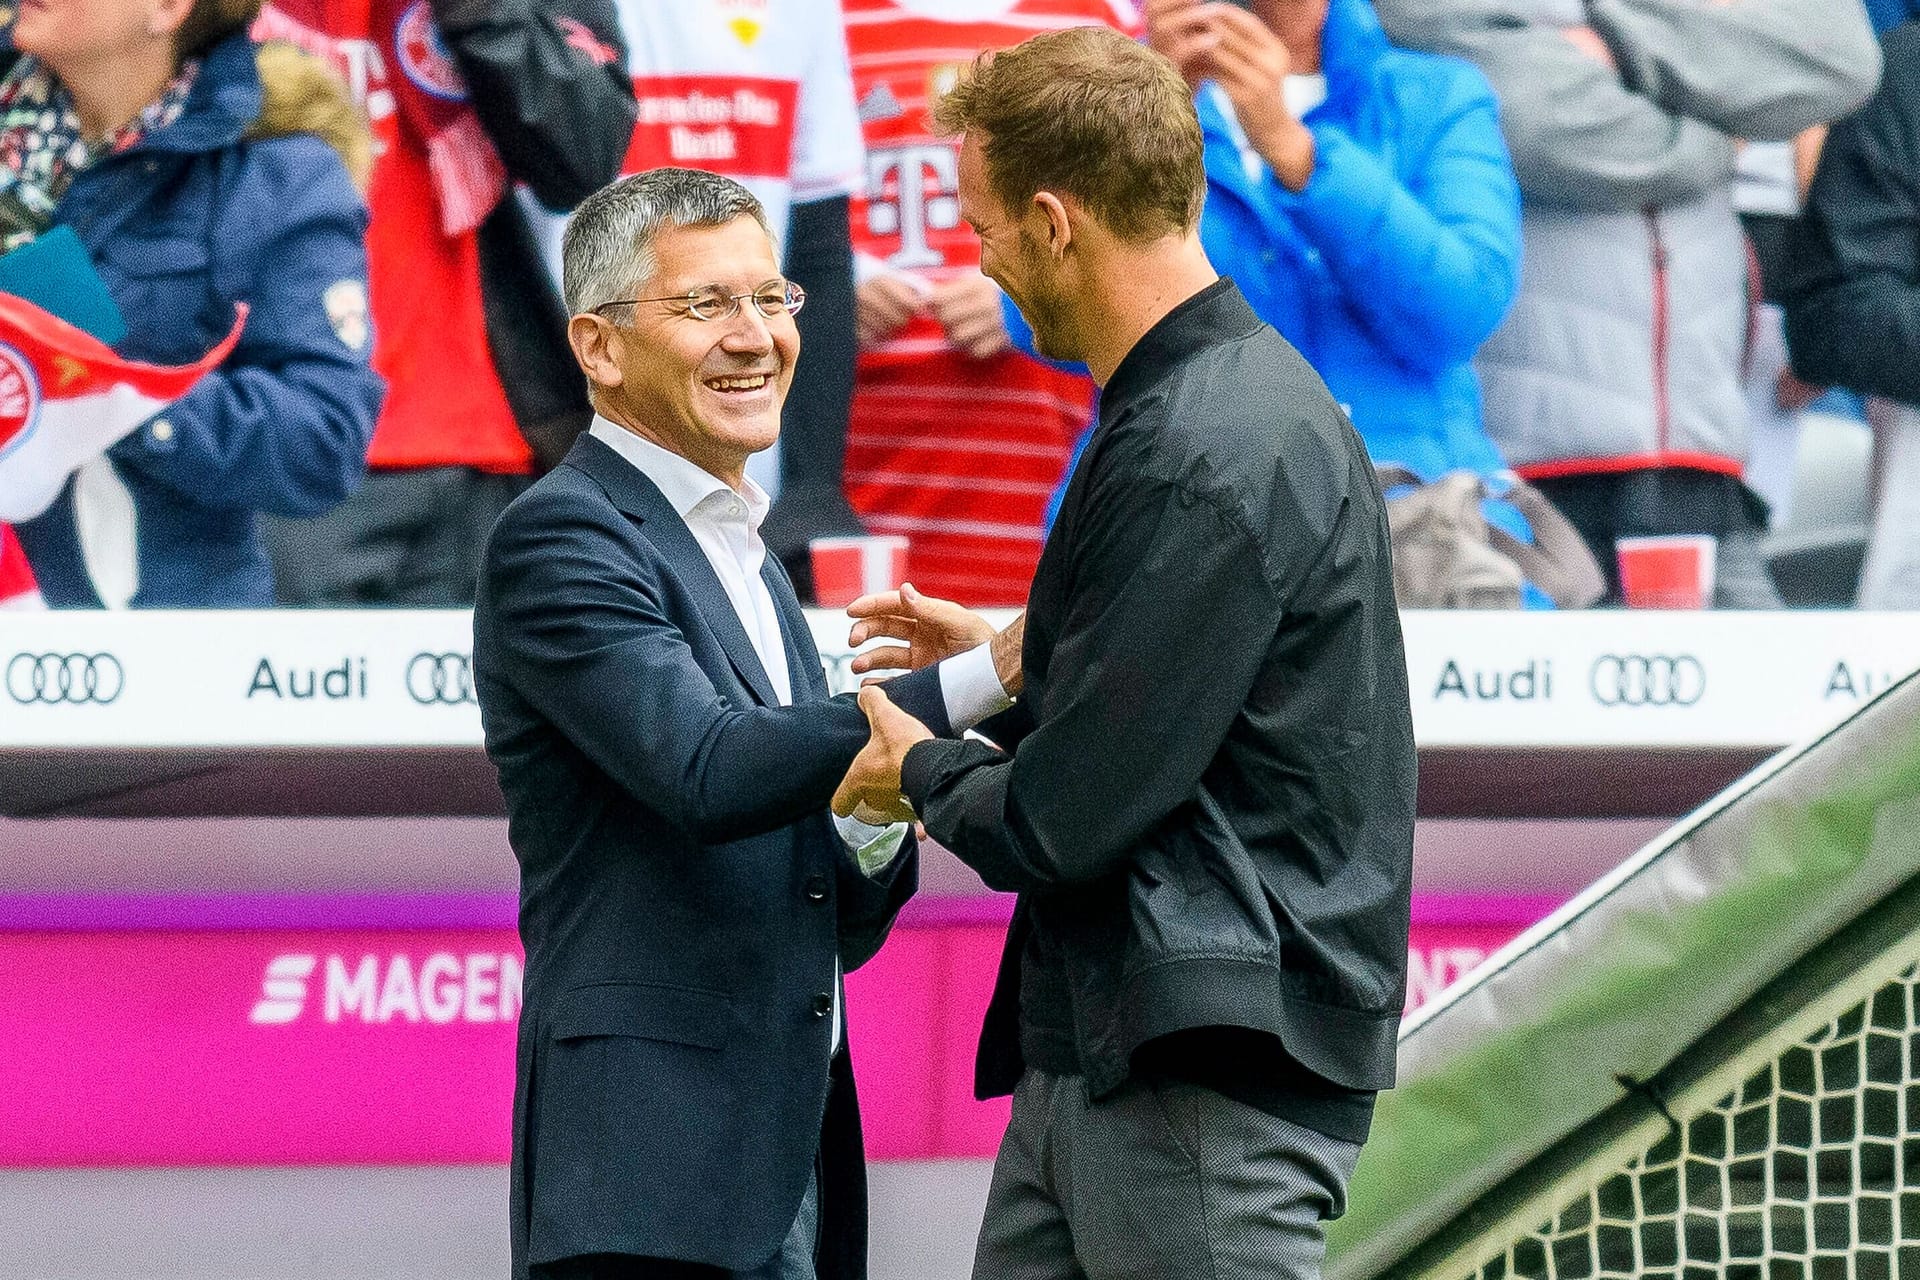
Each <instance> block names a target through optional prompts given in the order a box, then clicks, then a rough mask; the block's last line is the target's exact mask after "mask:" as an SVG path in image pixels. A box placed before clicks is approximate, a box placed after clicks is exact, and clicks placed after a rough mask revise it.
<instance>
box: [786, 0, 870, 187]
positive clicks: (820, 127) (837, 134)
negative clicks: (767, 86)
mask: <svg viewBox="0 0 1920 1280" xmlns="http://www.w3.org/2000/svg"><path fill="white" fill-rule="evenodd" d="M808 8H810V9H813V10H816V12H811V13H808V14H807V15H806V19H805V29H804V38H806V39H808V40H810V41H811V42H812V48H811V49H810V50H809V51H808V55H807V58H806V62H805V67H804V69H803V70H802V71H801V73H800V104H799V107H798V108H797V109H796V110H795V112H794V129H793V202H794V203H795V204H805V203H806V202H807V201H809V200H825V199H827V198H828V197H829V196H844V195H852V194H853V193H854V192H855V191H857V190H859V189H860V185H861V183H862V182H863V181H864V179H865V173H864V170H865V167H866V163H867V150H866V146H865V144H864V143H863V142H862V141H861V139H860V115H859V109H858V107H857V106H856V104H855V102H854V97H853V69H852V67H850V66H849V65H848V63H847V32H846V25H845V23H844V22H842V20H841V17H840V0H816V2H815V3H814V4H812V5H809V6H808Z"/></svg>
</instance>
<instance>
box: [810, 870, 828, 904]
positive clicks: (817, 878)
mask: <svg viewBox="0 0 1920 1280" xmlns="http://www.w3.org/2000/svg"><path fill="white" fill-rule="evenodd" d="M826 900H827V878H826V877H825V876H823V875H820V874H818V873H816V874H814V875H810V876H808V877H807V901H808V902H825V901H826Z"/></svg>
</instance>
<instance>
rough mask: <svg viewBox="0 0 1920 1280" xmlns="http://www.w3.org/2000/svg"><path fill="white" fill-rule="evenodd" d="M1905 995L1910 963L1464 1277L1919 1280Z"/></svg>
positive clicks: (1914, 1115) (1913, 1053)
mask: <svg viewBox="0 0 1920 1280" xmlns="http://www.w3.org/2000/svg"><path fill="white" fill-rule="evenodd" d="M1909 954H1911V953H1909ZM1917 988H1920V979H1916V969H1915V968H1913V967H1909V968H1908V969H1907V970H1906V971H1905V972H1904V973H1902V974H1900V975H1899V976H1898V977H1897V978H1894V979H1893V980H1892V981H1890V982H1888V983H1887V984H1886V985H1885V986H1883V987H1881V988H1880V989H1879V990H1878V991H1876V992H1875V993H1874V994H1873V995H1871V996H1869V997H1868V998H1867V999H1865V1000H1864V1001H1861V1002H1860V1003H1858V1004H1856V1005H1854V1006H1853V1007H1852V1008H1850V1009H1848V1010H1847V1011H1846V1012H1844V1013H1842V1014H1841V1015H1840V1016H1839V1017H1837V1018H1835V1019H1834V1020H1833V1021H1832V1022H1830V1023H1828V1024H1827V1025H1825V1026H1824V1027H1822V1028H1821V1029H1819V1030H1818V1031H1816V1032H1814V1033H1813V1034H1811V1035H1808V1036H1806V1037H1804V1038H1803V1039H1801V1040H1800V1041H1799V1042H1798V1043H1795V1044H1793V1045H1792V1046H1791V1047H1789V1048H1788V1049H1787V1050H1786V1051H1785V1052H1783V1053H1781V1054H1779V1056H1777V1057H1775V1058H1773V1059H1772V1060H1771V1061H1769V1062H1767V1063H1765V1064H1764V1065H1762V1066H1760V1067H1759V1068H1758V1069H1757V1070H1754V1071H1753V1072H1752V1073H1751V1074H1750V1075H1749V1076H1748V1077H1747V1078H1746V1080H1745V1081H1744V1082H1743V1083H1742V1084H1741V1085H1740V1086H1739V1087H1738V1088H1736V1089H1734V1090H1733V1091H1732V1092H1731V1093H1728V1094H1726V1095H1725V1096H1724V1097H1721V1098H1720V1099H1719V1100H1718V1101H1717V1102H1715V1103H1713V1105H1711V1106H1707V1107H1704V1108H1702V1109H1699V1110H1697V1111H1696V1112H1694V1113H1691V1114H1690V1113H1688V1112H1687V1111H1685V1110H1682V1109H1677V1108H1676V1109H1672V1110H1671V1111H1670V1114H1671V1115H1672V1117H1673V1119H1674V1124H1673V1126H1672V1127H1671V1128H1670V1129H1669V1130H1668V1131H1667V1132H1666V1134H1665V1136H1663V1137H1661V1138H1660V1139H1659V1140H1658V1141H1657V1142H1655V1143H1653V1144H1652V1146H1651V1147H1650V1148H1648V1149H1647V1150H1645V1151H1644V1152H1643V1153H1642V1154H1640V1155H1639V1156H1637V1157H1635V1158H1633V1159H1632V1160H1630V1161H1628V1162H1627V1164H1626V1166H1625V1167H1624V1168H1618V1167H1616V1168H1612V1169H1608V1168H1601V1169H1597V1170H1595V1172H1594V1176H1593V1177H1592V1178H1591V1179H1590V1180H1587V1182H1586V1185H1585V1187H1584V1189H1581V1184H1580V1183H1578V1182H1576V1183H1575V1184H1574V1194H1573V1195H1571V1196H1569V1197H1567V1198H1566V1199H1564V1200H1562V1202H1561V1208H1560V1210H1559V1212H1558V1213H1556V1214H1555V1215H1554V1216H1553V1218H1552V1219H1551V1220H1550V1221H1548V1222H1546V1223H1544V1224H1542V1225H1540V1226H1539V1227H1537V1228H1536V1229H1534V1230H1532V1231H1529V1232H1527V1233H1526V1234H1524V1235H1522V1236H1520V1237H1519V1238H1518V1239H1515V1240H1512V1241H1511V1242H1510V1243H1508V1244H1507V1245H1506V1246H1505V1247H1504V1248H1503V1249H1501V1250H1500V1251H1499V1252H1498V1253H1497V1254H1495V1255H1493V1256H1492V1257H1491V1259H1490V1260H1489V1261H1486V1262H1484V1263H1483V1264H1482V1265H1481V1266H1480V1267H1479V1268H1478V1269H1477V1270H1474V1271H1471V1272H1469V1273H1467V1277H1468V1280H1521V1278H1523V1277H1524V1278H1525V1280H1920V1017H1916V1014H1917V1013H1920V1008H1917V1006H1920V990H1917ZM1490 1243H1491V1242H1490ZM1480 1256H1482V1257H1486V1256H1487V1255H1486V1254H1485V1253H1482V1254H1481V1255H1480Z"/></svg>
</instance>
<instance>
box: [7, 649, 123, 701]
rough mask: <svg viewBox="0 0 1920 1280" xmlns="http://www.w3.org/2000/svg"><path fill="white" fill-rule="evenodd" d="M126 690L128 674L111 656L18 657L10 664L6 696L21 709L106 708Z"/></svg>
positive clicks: (21, 654)
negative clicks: (41, 706)
mask: <svg viewBox="0 0 1920 1280" xmlns="http://www.w3.org/2000/svg"><path fill="white" fill-rule="evenodd" d="M126 686H127V673H126V672H125V670H123V669H122V668H121V666H120V659H118V658H116V657H114V656H113V655H112V654H110V653H16V654H14V655H13V657H12V658H11V659H10V660H9V661H8V662H7V693H8V695H9V696H10V697H12V699H13V700H14V701H15V702H18V703H20V704H21V705H22V706H26V705H29V704H31V703H35V702H38V703H43V704H45V705H47V706H54V705H57V704H60V703H66V704H68V705H71V706H80V705H83V704H85V703H92V704H94V705H95V706H102V707H104V706H106V705H107V704H108V703H110V702H112V701H114V700H115V699H117V698H118V697H119V696H120V693H121V691H122V690H123V689H125V688H126Z"/></svg>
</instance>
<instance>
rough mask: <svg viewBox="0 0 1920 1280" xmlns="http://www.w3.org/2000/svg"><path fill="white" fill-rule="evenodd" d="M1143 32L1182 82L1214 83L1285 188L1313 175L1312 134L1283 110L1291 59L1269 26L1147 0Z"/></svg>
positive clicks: (1220, 10) (1225, 11)
mask: <svg viewBox="0 0 1920 1280" xmlns="http://www.w3.org/2000/svg"><path fill="white" fill-rule="evenodd" d="M1146 15H1147V33H1148V39H1149V41H1150V42H1151V43H1152V45H1153V47H1154V48H1155V49H1157V50H1159V51H1160V52H1161V53H1163V54H1165V55H1166V56H1167V57H1168V58H1169V59H1170V60H1171V61H1172V62H1173V65H1174V66H1176V67H1178V68H1180V74H1181V75H1182V76H1184V77H1186V80H1187V83H1188V84H1191V85H1193V86H1194V87H1195V88H1198V87H1199V85H1200V82H1201V81H1203V80H1211V81H1213V82H1214V83H1215V84H1217V85H1219V86H1220V88H1221V90H1222V91H1223V92H1224V93H1225V94H1226V95H1227V100H1228V101H1229V102H1231V103H1233V114H1234V116H1235V117H1236V118H1238V119H1239V121H1240V127H1241V128H1242V129H1244V130H1245V131H1246V135H1247V142H1248V143H1249V144H1250V145H1251V146H1252V147H1253V149H1254V150H1255V151H1257V152H1259V153H1260V156H1261V158H1262V159H1264V160H1265V161H1266V162H1267V165H1268V167H1270V168H1271V169H1272V170H1273V174H1274V177H1276V178H1278V179H1279V180H1280V182H1281V184H1282V185H1284V186H1285V187H1286V188H1287V189H1288V190H1289V191H1300V190H1303V189H1304V188H1305V187H1306V185H1307V182H1308V181H1309V180H1310V179H1311V178H1312V177H1313V167H1314V144H1313V134H1312V133H1311V132H1309V131H1308V129H1307V127H1306V126H1305V125H1304V124H1302V123H1300V121H1299V120H1297V119H1295V118H1294V116H1293V114H1292V113H1291V112H1290V111H1288V110H1287V101H1286V91H1285V86H1286V80H1287V73H1288V72H1290V71H1291V70H1292V69H1293V55H1292V54H1290V53H1289V52H1288V51H1287V46H1286V43H1285V42H1284V41H1282V40H1281V39H1280V37H1279V36H1278V35H1276V34H1274V31H1273V29H1272V28H1271V27H1269V26H1267V24H1266V23H1264V22H1262V21H1260V19H1258V18H1256V17H1254V16H1253V15H1252V14H1251V13H1248V12H1247V11H1246V10H1245V9H1242V8H1239V7H1237V6H1235V5H1230V4H1218V3H1212V4H1194V3H1193V2H1192V0H1148V4H1147V9H1146Z"/></svg>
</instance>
